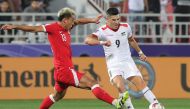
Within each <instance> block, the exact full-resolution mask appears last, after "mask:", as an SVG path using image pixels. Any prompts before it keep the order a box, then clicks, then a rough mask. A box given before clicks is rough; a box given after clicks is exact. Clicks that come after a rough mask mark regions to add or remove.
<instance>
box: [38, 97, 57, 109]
mask: <svg viewBox="0 0 190 109" xmlns="http://www.w3.org/2000/svg"><path fill="white" fill-rule="evenodd" d="M50 96H51V95H50ZM50 96H47V97H46V98H45V99H44V100H43V101H42V103H41V105H40V109H49V108H50V107H51V106H52V105H53V103H54V102H53V101H52V100H51V99H50Z"/></svg>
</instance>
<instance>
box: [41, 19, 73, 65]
mask: <svg viewBox="0 0 190 109" xmlns="http://www.w3.org/2000/svg"><path fill="white" fill-rule="evenodd" d="M43 28H44V30H45V32H47V33H48V39H49V42H50V45H51V49H52V52H53V55H54V65H55V67H62V68H73V63H72V58H71V56H72V51H71V36H70V32H69V30H66V29H64V28H63V27H62V26H61V25H59V24H58V22H55V23H51V24H46V25H45V26H43Z"/></svg>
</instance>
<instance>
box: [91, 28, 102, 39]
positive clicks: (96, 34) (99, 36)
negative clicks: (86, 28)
mask: <svg viewBox="0 0 190 109" xmlns="http://www.w3.org/2000/svg"><path fill="white" fill-rule="evenodd" d="M92 34H93V35H95V36H97V37H98V39H101V37H102V33H101V30H100V28H99V29H97V30H96V32H94V33H92Z"/></svg>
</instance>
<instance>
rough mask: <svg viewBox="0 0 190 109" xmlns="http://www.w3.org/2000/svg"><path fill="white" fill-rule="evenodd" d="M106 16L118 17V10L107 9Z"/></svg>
mask: <svg viewBox="0 0 190 109" xmlns="http://www.w3.org/2000/svg"><path fill="white" fill-rule="evenodd" d="M106 14H107V16H112V15H118V14H119V10H118V9H117V8H109V9H108V10H107V11H106Z"/></svg>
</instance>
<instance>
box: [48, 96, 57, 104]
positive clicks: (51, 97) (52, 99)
mask: <svg viewBox="0 0 190 109" xmlns="http://www.w3.org/2000/svg"><path fill="white" fill-rule="evenodd" d="M49 98H50V100H51V101H53V102H54V103H55V102H56V101H55V100H54V98H53V94H51V95H49Z"/></svg>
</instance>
